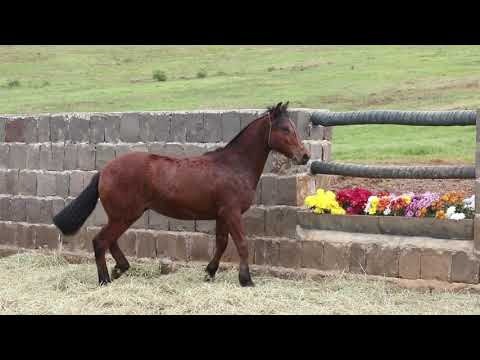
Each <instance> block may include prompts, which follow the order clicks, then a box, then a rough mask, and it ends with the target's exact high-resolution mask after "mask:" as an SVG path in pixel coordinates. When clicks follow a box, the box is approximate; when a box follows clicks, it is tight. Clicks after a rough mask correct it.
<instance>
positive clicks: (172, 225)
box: [168, 218, 195, 232]
mask: <svg viewBox="0 0 480 360" xmlns="http://www.w3.org/2000/svg"><path fill="white" fill-rule="evenodd" d="M168 228H169V230H170V231H189V232H194V231H195V221H194V220H179V219H173V218H168Z"/></svg>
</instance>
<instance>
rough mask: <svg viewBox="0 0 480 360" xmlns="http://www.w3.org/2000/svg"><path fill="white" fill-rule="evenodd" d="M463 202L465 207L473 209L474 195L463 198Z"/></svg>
mask: <svg viewBox="0 0 480 360" xmlns="http://www.w3.org/2000/svg"><path fill="white" fill-rule="evenodd" d="M463 203H464V205H465V207H466V208H467V209H470V210H474V209H475V195H472V196H470V197H469V198H466V199H464V200H463Z"/></svg>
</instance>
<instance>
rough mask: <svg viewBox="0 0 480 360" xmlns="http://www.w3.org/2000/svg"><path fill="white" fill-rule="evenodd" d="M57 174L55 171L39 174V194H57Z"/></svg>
mask: <svg viewBox="0 0 480 360" xmlns="http://www.w3.org/2000/svg"><path fill="white" fill-rule="evenodd" d="M56 185H57V183H56V176H55V174H53V173H38V174H37V194H38V196H55V195H56V193H57V186H56Z"/></svg>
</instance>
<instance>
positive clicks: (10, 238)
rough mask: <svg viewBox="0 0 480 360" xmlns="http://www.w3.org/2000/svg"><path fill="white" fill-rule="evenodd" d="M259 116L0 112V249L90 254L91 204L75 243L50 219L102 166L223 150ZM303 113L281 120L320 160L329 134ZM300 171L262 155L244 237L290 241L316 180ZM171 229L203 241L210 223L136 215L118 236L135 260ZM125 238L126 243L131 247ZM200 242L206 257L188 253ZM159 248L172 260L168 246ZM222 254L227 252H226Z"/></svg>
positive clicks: (99, 221)
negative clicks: (142, 154) (142, 155)
mask: <svg viewBox="0 0 480 360" xmlns="http://www.w3.org/2000/svg"><path fill="white" fill-rule="evenodd" d="M261 112H263V110H226V111H192V112H184V111H177V112H131V113H65V114H42V115H26V116H7V115H3V116H2V115H0V225H1V227H0V230H1V231H0V244H10V245H12V244H16V245H17V246H21V247H33V248H36V247H48V248H52V249H56V248H64V249H72V250H75V249H76V250H82V249H83V250H89V249H90V250H91V239H92V238H93V236H94V234H95V232H96V231H98V230H99V229H100V227H101V226H102V225H103V224H105V223H106V221H107V216H106V214H105V212H104V210H103V208H102V205H101V202H100V201H99V202H98V205H97V208H96V209H95V211H94V213H93V214H92V215H91V216H90V218H89V219H88V220H87V222H86V224H85V226H84V227H83V229H82V230H81V231H80V233H79V234H78V235H77V236H75V237H65V238H64V237H62V236H60V234H59V232H58V230H57V229H56V228H55V226H53V225H52V218H53V216H54V215H55V214H56V213H58V212H59V211H60V210H61V209H62V208H63V207H64V206H66V205H67V204H68V203H69V202H70V201H72V200H73V199H74V198H75V197H76V196H78V195H79V194H80V193H81V192H82V191H83V189H84V188H85V187H86V186H87V185H88V183H89V182H90V180H91V178H92V176H93V175H94V174H95V173H96V172H97V171H98V170H101V169H102V167H103V166H105V164H106V163H108V162H109V161H110V160H112V159H114V158H116V157H119V156H120V155H122V154H125V153H127V152H130V151H147V152H151V153H159V154H165V155H171V156H177V157H188V156H194V155H200V154H202V153H204V152H206V151H210V150H213V149H216V148H218V147H222V146H224V145H226V144H227V143H228V141H230V140H231V139H232V138H233V137H234V136H235V135H236V134H237V133H238V132H239V131H240V130H241V129H243V128H244V127H245V126H247V125H248V124H249V123H250V122H251V121H253V120H254V119H255V118H256V117H257V116H258V115H260V114H261ZM310 112H311V110H308V109H292V110H291V111H290V115H291V119H292V120H293V121H294V123H295V124H296V126H297V128H298V131H299V133H300V136H301V138H302V139H303V140H304V143H305V144H306V145H307V147H308V148H309V150H310V151H311V153H312V158H315V159H322V160H328V159H329V157H330V153H331V150H330V148H331V129H328V128H323V127H311V126H310V121H309V120H310V117H309V114H310ZM306 171H307V168H306V167H300V166H295V165H294V164H293V163H292V162H291V161H289V160H288V159H286V158H285V157H284V156H283V155H280V154H276V153H272V154H271V155H270V157H269V159H268V161H267V164H266V167H265V170H264V174H263V175H262V178H261V179H260V182H259V184H258V187H257V196H256V200H255V206H253V207H252V208H251V209H250V210H249V211H248V212H247V213H246V214H244V219H245V225H246V231H247V234H248V235H249V236H250V237H252V236H294V232H295V226H296V223H294V222H295V216H294V215H295V210H294V207H296V206H299V205H302V204H303V199H304V198H305V196H307V195H308V194H310V193H312V192H313V191H314V190H315V187H316V183H315V182H316V181H317V182H318V177H312V176H310V175H309V174H308V173H307V172H306ZM180 232H186V233H188V234H196V235H194V238H195V236H196V237H199V238H201V239H206V238H205V237H202V236H204V235H205V236H208V239H210V240H212V239H213V234H214V233H215V223H214V222H213V221H182V220H176V219H171V218H167V217H164V216H162V215H159V214H157V213H155V212H153V211H146V212H145V213H144V215H143V216H142V217H141V218H140V219H139V220H138V221H137V222H136V223H135V224H134V225H133V226H132V228H131V229H130V230H129V231H128V232H127V234H126V235H124V237H123V238H122V239H124V240H122V243H124V247H126V249H127V250H128V251H129V253H130V254H133V255H136V256H144V255H148V254H150V255H152V254H154V253H155V254H160V253H162V251H164V250H161V249H160V250H159V247H157V246H156V245H155V247H154V246H153V245H152V244H153V243H154V242H155V241H156V240H155V241H154V240H153V239H158V238H159V236H162V237H167V238H169V239H170V238H172V239H173V238H175V239H178V238H180V237H179V236H180V234H179V233H180ZM172 234H174V235H175V236H174V235H172ZM202 234H203V235H202ZM128 239H134V240H132V241H133V243H128V241H127V240H128ZM210 240H209V241H210ZM169 241H170V242H172V241H174V240H169ZM189 241H190V240H189ZM209 241H207V240H200V241H199V243H198V244H196V245H192V246H193V247H191V248H190V247H189V248H188V249H187V250H188V251H187V250H185V251H187V252H185V254H187V255H188V256H190V250H191V251H192V256H193V257H194V258H195V257H199V256H200V255H199V254H203V255H205V254H207V252H209V251H213V250H212V249H211V246H213V245H212V244H213V243H214V242H211V241H210V242H209ZM212 241H213V240H212ZM167 242H168V241H167ZM155 244H157V243H155ZM169 244H170V243H169ZM189 244H190V243H189ZM192 244H193V243H192ZM201 244H204V245H205V244H209V245H208V251H207V249H203V250H202V249H200V248H198V247H199V246H200V247H202V246H203V245H201ZM159 246H160V245H159ZM162 246H163V245H162ZM205 246H206V245H205ZM232 246H233V244H232ZM160 248H161V246H160ZM154 249H155V251H154ZM168 249H169V250H170V251H171V252H172V254H175V253H174V252H173V249H176V247H175V246H174V245H172V244H170V245H169V247H168V248H167V250H168ZM229 249H230V252H231V256H233V254H234V253H236V251H233V250H234V248H229ZM159 251H160V252H159ZM182 251H183V250H182ZM187 255H185V256H186V257H187V258H188V256H187ZM203 255H202V256H203ZM185 256H184V257H185Z"/></svg>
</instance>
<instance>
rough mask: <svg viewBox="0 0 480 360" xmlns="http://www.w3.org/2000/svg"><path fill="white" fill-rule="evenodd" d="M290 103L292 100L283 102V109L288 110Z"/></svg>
mask: <svg viewBox="0 0 480 360" xmlns="http://www.w3.org/2000/svg"><path fill="white" fill-rule="evenodd" d="M288 104H290V101H287V102H286V103H285V104H283V106H282V110H283V111H286V110H287V108H288Z"/></svg>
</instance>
